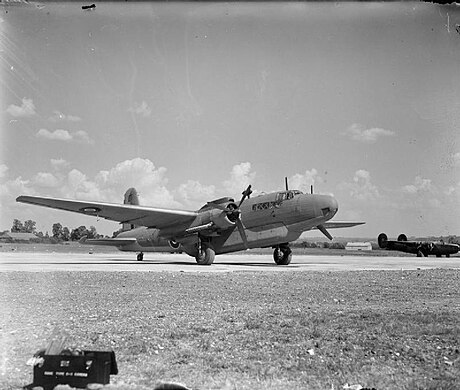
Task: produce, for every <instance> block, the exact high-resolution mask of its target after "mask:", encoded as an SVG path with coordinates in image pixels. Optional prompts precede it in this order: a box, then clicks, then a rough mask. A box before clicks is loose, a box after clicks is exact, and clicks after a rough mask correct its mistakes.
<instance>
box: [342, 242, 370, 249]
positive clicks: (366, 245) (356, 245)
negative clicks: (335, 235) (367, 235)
mask: <svg viewBox="0 0 460 390" xmlns="http://www.w3.org/2000/svg"><path fill="white" fill-rule="evenodd" d="M345 250H347V251H371V250H372V244H371V243H370V242H348V243H347V245H346V246H345Z"/></svg>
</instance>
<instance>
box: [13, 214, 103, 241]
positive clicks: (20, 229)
mask: <svg viewBox="0 0 460 390" xmlns="http://www.w3.org/2000/svg"><path fill="white" fill-rule="evenodd" d="M36 225H37V223H36V222H35V221H33V220H31V219H28V220H27V221H24V223H23V222H22V221H20V220H19V219H14V220H13V225H12V227H11V233H33V234H35V235H36V236H37V237H38V238H43V239H46V238H53V239H55V240H57V241H78V240H80V239H81V238H83V237H86V238H101V237H103V235H102V234H98V233H97V231H96V228H95V227H94V226H90V227H89V228H87V227H86V226H84V225H82V226H79V227H77V228H75V229H72V230H70V229H69V228H68V227H67V226H62V224H61V223H59V222H56V223H54V224H53V226H52V229H51V236H50V235H49V233H48V232H46V233H44V234H43V232H39V231H37V227H36Z"/></svg>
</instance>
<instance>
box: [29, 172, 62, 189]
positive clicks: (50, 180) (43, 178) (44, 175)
mask: <svg viewBox="0 0 460 390" xmlns="http://www.w3.org/2000/svg"><path fill="white" fill-rule="evenodd" d="M32 183H33V184H34V185H37V186H39V187H48V188H55V187H58V186H59V185H60V180H59V179H58V178H57V177H56V176H54V175H53V174H52V173H48V172H38V173H37V174H36V175H35V176H34V178H33V179H32Z"/></svg>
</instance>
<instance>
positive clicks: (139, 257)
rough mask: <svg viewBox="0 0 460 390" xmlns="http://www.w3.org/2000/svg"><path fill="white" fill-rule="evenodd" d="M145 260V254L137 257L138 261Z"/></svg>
mask: <svg viewBox="0 0 460 390" xmlns="http://www.w3.org/2000/svg"><path fill="white" fill-rule="evenodd" d="M142 260H144V254H143V253H142V252H141V253H139V254H138V255H137V261H142Z"/></svg>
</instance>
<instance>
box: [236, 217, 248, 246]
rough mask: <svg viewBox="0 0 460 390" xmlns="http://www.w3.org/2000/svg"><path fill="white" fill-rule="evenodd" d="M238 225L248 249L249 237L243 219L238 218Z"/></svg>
mask: <svg viewBox="0 0 460 390" xmlns="http://www.w3.org/2000/svg"><path fill="white" fill-rule="evenodd" d="M236 226H237V227H238V231H239V232H240V236H241V239H242V240H243V243H244V247H245V248H246V249H248V238H247V236H246V232H245V231H244V225H243V222H241V219H239V218H238V219H237V220H236Z"/></svg>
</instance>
